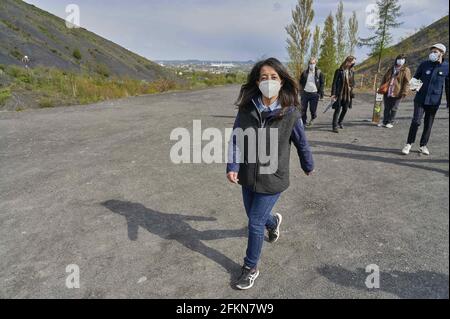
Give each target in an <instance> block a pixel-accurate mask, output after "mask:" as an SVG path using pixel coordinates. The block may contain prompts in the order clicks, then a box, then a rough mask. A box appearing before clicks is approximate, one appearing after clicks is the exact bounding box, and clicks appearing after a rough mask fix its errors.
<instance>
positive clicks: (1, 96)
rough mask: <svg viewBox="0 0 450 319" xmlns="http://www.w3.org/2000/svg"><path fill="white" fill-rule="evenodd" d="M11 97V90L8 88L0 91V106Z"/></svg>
mask: <svg viewBox="0 0 450 319" xmlns="http://www.w3.org/2000/svg"><path fill="white" fill-rule="evenodd" d="M11 96H12V95H11V90H10V89H9V88H3V89H0V105H5V103H6V101H7V100H9V98H10V97H11Z"/></svg>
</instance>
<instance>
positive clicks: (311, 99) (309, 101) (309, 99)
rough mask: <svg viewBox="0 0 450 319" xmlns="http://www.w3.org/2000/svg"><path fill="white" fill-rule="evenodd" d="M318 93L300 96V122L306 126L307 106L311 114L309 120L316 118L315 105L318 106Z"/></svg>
mask: <svg viewBox="0 0 450 319" xmlns="http://www.w3.org/2000/svg"><path fill="white" fill-rule="evenodd" d="M319 99H320V96H319V93H310V92H304V93H303V94H302V120H303V123H304V124H306V121H307V120H308V106H309V110H310V112H311V118H312V119H313V120H315V119H316V118H317V105H318V104H319Z"/></svg>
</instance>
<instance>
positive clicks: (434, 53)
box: [429, 52, 440, 62]
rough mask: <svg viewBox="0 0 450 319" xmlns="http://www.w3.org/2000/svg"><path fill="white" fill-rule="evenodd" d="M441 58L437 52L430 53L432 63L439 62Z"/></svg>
mask: <svg viewBox="0 0 450 319" xmlns="http://www.w3.org/2000/svg"><path fill="white" fill-rule="evenodd" d="M439 58H440V56H439V53H437V52H431V53H430V56H429V59H430V61H431V62H437V61H438V60H439Z"/></svg>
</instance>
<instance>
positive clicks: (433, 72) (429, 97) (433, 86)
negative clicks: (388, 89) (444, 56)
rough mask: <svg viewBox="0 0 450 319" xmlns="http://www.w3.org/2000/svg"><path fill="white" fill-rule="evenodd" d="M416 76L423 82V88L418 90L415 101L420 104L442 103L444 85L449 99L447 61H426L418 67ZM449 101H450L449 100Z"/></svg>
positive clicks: (436, 104) (432, 104)
mask: <svg viewBox="0 0 450 319" xmlns="http://www.w3.org/2000/svg"><path fill="white" fill-rule="evenodd" d="M414 78H416V79H418V80H421V81H422V82H423V85H422V88H421V89H420V90H419V92H417V94H416V98H415V100H414V101H415V102H416V103H418V104H420V105H427V106H439V105H441V100H442V95H443V93H444V87H445V89H446V94H447V101H448V63H447V62H446V61H444V62H442V63H439V62H431V61H424V62H422V63H421V64H420V65H419V67H418V68H417V71H416V74H415V75H414ZM447 103H448V102H447Z"/></svg>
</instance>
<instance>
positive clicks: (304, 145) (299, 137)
mask: <svg viewBox="0 0 450 319" xmlns="http://www.w3.org/2000/svg"><path fill="white" fill-rule="evenodd" d="M291 141H292V143H293V144H294V145H295V147H296V148H297V153H298V157H299V158H300V165H301V167H302V169H303V171H305V172H306V173H310V172H312V171H313V170H314V160H313V156H312V152H311V147H310V146H309V143H308V140H307V139H306V134H305V127H304V126H303V121H302V119H301V118H298V119H297V121H296V122H295V125H294V129H293V130H292V135H291Z"/></svg>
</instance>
